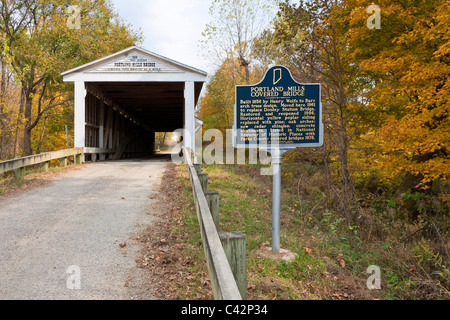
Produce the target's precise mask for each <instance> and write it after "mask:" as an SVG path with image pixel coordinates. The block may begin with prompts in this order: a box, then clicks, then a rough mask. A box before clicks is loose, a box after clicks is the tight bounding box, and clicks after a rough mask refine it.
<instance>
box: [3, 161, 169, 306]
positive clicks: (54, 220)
mask: <svg viewBox="0 0 450 320" xmlns="http://www.w3.org/2000/svg"><path fill="white" fill-rule="evenodd" d="M169 162H170V156H169V157H167V156H166V157H160V158H156V159H151V160H149V159H147V160H144V159H142V160H123V161H108V162H98V163H88V164H85V165H80V166H77V167H74V168H72V169H69V170H68V171H67V172H64V173H61V174H57V175H56V177H54V178H53V179H52V181H50V182H49V183H46V184H45V185H44V186H43V187H35V188H31V189H30V190H24V191H20V192H13V193H12V194H5V195H3V196H0V299H8V300H15V299H20V300H36V299H39V300H53V299H58V300H66V299H79V300H87V299H89V300H97V299H102V300H109V299H126V300H131V299H153V298H154V296H153V295H152V292H151V290H148V284H146V285H142V283H141V282H142V281H143V280H142V277H141V274H140V272H142V270H141V269H139V268H137V267H136V259H137V257H138V256H139V252H140V249H141V248H140V245H141V244H140V242H139V241H138V235H139V233H140V232H141V230H142V229H143V228H145V227H147V226H148V225H150V224H152V221H153V219H154V217H152V215H151V214H149V212H148V210H146V209H147V208H148V206H150V205H151V204H152V202H153V201H156V200H154V198H155V195H156V194H157V190H158V187H159V185H160V183H161V178H162V176H163V173H164V170H165V168H166V167H167V164H168V163H169ZM144 288H145V289H144Z"/></svg>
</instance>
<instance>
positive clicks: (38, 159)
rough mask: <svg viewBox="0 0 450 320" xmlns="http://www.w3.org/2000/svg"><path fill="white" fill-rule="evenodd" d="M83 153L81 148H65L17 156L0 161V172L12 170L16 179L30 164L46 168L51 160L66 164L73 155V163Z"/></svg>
mask: <svg viewBox="0 0 450 320" xmlns="http://www.w3.org/2000/svg"><path fill="white" fill-rule="evenodd" d="M83 153H84V151H83V148H75V149H66V150H59V151H54V152H46V153H41V154H37V155H34V156H28V157H23V158H17V159H12V160H7V161H2V162H0V174H2V173H5V172H9V171H13V172H14V175H15V176H16V179H20V178H22V177H23V174H24V171H25V168H26V167H28V166H32V165H37V164H41V165H42V166H43V167H45V168H48V163H49V162H50V161H52V160H57V159H59V160H60V163H61V165H62V166H65V165H67V163H68V161H69V157H72V156H73V157H74V162H75V163H77V164H78V163H81V155H82V154H83Z"/></svg>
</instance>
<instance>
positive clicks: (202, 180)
mask: <svg viewBox="0 0 450 320" xmlns="http://www.w3.org/2000/svg"><path fill="white" fill-rule="evenodd" d="M198 179H199V180H200V184H201V186H202V189H203V192H208V174H207V173H199V174H198Z"/></svg>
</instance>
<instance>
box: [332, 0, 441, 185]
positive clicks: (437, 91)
mask: <svg viewBox="0 0 450 320" xmlns="http://www.w3.org/2000/svg"><path fill="white" fill-rule="evenodd" d="M369 5H370V1H361V0H351V1H346V5H345V6H344V5H342V6H341V7H340V14H339V16H338V19H339V21H340V22H341V23H342V24H343V25H345V26H346V28H347V30H346V38H347V39H348V43H349V51H350V52H351V53H352V59H353V61H354V63H355V64H357V65H358V67H360V68H361V70H362V72H364V75H365V77H367V78H368V79H370V85H368V86H366V88H365V90H364V93H363V96H364V99H365V100H366V101H367V107H368V108H370V109H371V110H374V112H376V113H377V115H378V118H377V121H376V122H374V123H373V124H374V126H373V134H372V135H371V136H370V137H371V138H372V140H373V141H374V142H375V143H376V144H377V146H378V147H379V148H380V153H379V155H378V157H377V159H378V163H380V164H381V166H382V167H383V168H384V170H385V171H386V172H389V176H390V177H397V176H403V177H404V178H403V183H402V186H401V189H402V190H407V189H414V188H417V187H420V188H425V189H426V188H429V187H431V185H432V182H436V181H438V180H440V181H446V180H447V179H448V177H449V174H450V161H449V157H448V152H449V141H450V122H449V111H450V81H449V79H450V45H449V43H450V42H449V39H450V28H449V26H450V15H449V12H450V4H449V2H448V1H445V0H431V1H425V2H424V1H398V0H383V1H379V2H378V5H379V8H380V14H381V26H380V27H381V28H380V29H369V28H367V26H366V20H367V19H368V13H367V10H366V8H367V7H368V6H369Z"/></svg>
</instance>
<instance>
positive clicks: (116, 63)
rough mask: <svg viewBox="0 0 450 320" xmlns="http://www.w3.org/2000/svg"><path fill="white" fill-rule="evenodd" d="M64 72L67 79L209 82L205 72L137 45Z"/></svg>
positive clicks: (65, 79) (87, 80)
mask: <svg viewBox="0 0 450 320" xmlns="http://www.w3.org/2000/svg"><path fill="white" fill-rule="evenodd" d="M61 75H62V76H63V78H64V81H68V82H70V81H77V80H81V81H86V82H89V81H95V82H96V81H117V80H119V81H176V82H177V81H206V77H207V73H206V72H205V71H202V70H200V69H197V68H194V67H191V66H188V65H186V64H183V63H181V62H178V61H175V60H172V59H169V58H166V57H163V56H161V55H159V54H156V53H154V52H151V51H148V50H146V49H143V48H140V47H137V46H134V47H130V48H127V49H125V50H122V51H119V52H116V53H114V54H111V55H109V56H106V57H103V58H100V59H98V60H95V61H92V62H89V63H86V64H84V65H82V66H79V67H76V68H74V69H71V70H68V71H65V72H63V73H62V74H61ZM130 75H131V77H130ZM133 75H134V77H133ZM163 75H165V76H163ZM168 75H169V76H168ZM105 76H106V79H105Z"/></svg>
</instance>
